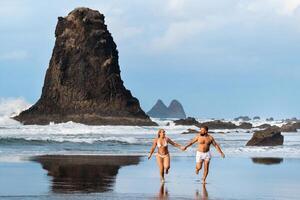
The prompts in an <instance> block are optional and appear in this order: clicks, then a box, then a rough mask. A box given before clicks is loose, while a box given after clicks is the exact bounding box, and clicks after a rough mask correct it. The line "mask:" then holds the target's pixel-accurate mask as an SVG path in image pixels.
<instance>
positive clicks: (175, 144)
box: [167, 138, 182, 149]
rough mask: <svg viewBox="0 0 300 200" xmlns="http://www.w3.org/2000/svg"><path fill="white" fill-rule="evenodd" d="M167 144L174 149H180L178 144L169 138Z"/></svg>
mask: <svg viewBox="0 0 300 200" xmlns="http://www.w3.org/2000/svg"><path fill="white" fill-rule="evenodd" d="M167 142H169V143H170V144H171V145H173V146H175V147H177V148H179V149H182V148H181V145H180V144H178V143H176V142H174V141H172V140H171V139H170V138H167Z"/></svg>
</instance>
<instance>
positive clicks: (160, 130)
mask: <svg viewBox="0 0 300 200" xmlns="http://www.w3.org/2000/svg"><path fill="white" fill-rule="evenodd" d="M160 132H164V133H165V132H166V131H165V129H162V128H161V129H159V130H158V132H157V138H159V135H160Z"/></svg>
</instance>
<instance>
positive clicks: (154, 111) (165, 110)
mask: <svg viewBox="0 0 300 200" xmlns="http://www.w3.org/2000/svg"><path fill="white" fill-rule="evenodd" d="M147 114H148V115H149V116H150V117H154V118H180V119H184V118H186V114H185V112H184V109H183V106H182V105H181V103H180V102H179V101H178V100H175V99H174V100H172V101H171V103H170V105H169V106H168V107H167V106H166V105H165V104H164V102H163V101H162V100H160V99H159V100H157V102H156V104H155V105H154V106H153V107H152V108H151V110H150V111H148V112H147Z"/></svg>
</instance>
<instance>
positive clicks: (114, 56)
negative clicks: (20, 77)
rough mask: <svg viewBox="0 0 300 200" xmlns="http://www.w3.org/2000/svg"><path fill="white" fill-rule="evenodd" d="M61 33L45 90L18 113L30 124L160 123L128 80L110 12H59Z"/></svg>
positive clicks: (53, 54) (48, 72) (78, 10)
mask: <svg viewBox="0 0 300 200" xmlns="http://www.w3.org/2000/svg"><path fill="white" fill-rule="evenodd" d="M55 37H56V41H55V46H54V49H53V53H52V57H51V60H50V64H49V67H48V69H47V72H46V77H45V80H44V86H43V90H42V95H41V97H40V99H39V100H38V101H37V102H36V104H34V105H33V106H32V107H31V108H29V109H28V110H26V111H23V112H22V113H21V114H20V115H19V116H16V117H15V118H14V119H16V120H18V121H20V122H22V123H24V124H49V122H57V123H59V122H66V121H74V122H79V123H84V124H92V125H106V124H109V125H155V123H154V122H152V121H151V120H150V118H149V117H148V116H147V115H146V114H145V113H144V111H143V110H142V109H141V107H140V104H139V101H138V99H137V98H135V97H133V96H132V95H131V92H130V91H129V90H127V89H126V88H125V87H124V85H123V81H122V79H121V76H120V67H119V63H118V51H117V46H116V44H115V43H114V41H113V38H112V36H111V34H110V32H109V31H108V30H107V26H106V25H105V23H104V15H102V14H100V13H99V12H98V11H95V10H91V9H89V8H77V9H75V10H73V11H72V12H70V13H69V14H68V16H66V17H59V18H58V23H57V26H56V30H55Z"/></svg>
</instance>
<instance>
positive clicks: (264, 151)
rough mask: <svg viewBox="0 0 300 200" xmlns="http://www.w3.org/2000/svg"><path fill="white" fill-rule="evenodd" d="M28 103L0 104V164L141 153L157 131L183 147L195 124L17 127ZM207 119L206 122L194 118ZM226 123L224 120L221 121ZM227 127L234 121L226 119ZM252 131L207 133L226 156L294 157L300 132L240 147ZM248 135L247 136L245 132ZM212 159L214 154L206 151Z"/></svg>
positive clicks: (257, 122) (167, 121)
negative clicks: (272, 143) (43, 157)
mask: <svg viewBox="0 0 300 200" xmlns="http://www.w3.org/2000/svg"><path fill="white" fill-rule="evenodd" d="M29 106H30V105H29V104H27V103H26V102H24V100H22V99H13V100H6V101H4V100H1V101H0V161H1V162H5V161H9V162H11V161H18V160H21V159H24V158H25V159H26V158H28V157H31V156H34V155H43V154H84V155H85V154H97V155H98V154H100V155H101V154H114V155H128V154H130V155H147V154H148V152H149V150H150V147H151V145H152V142H153V139H154V138H155V137H157V131H158V129H159V128H163V129H165V130H166V133H167V136H168V137H169V138H171V139H172V140H174V141H175V142H177V143H179V144H182V145H185V144H187V143H188V142H189V141H190V140H191V139H192V138H193V137H194V136H195V134H182V132H184V131H186V130H187V129H188V128H193V129H197V127H195V126H181V125H179V126H176V125H175V124H174V123H173V121H172V119H152V120H153V121H155V122H157V123H158V124H159V126H89V125H84V124H80V123H74V122H67V123H60V124H54V123H50V124H49V125H22V124H21V123H19V122H17V121H15V120H13V119H11V118H10V117H11V116H12V115H14V114H16V113H18V112H20V111H21V110H22V109H25V108H27V107H29ZM198 120H199V121H208V120H209V119H198ZM227 121H230V120H227ZM232 122H233V123H239V122H236V121H232ZM250 123H252V124H253V125H254V126H258V125H261V124H264V123H271V124H272V125H278V126H281V125H282V124H283V122H282V121H273V122H266V121H264V120H254V121H250ZM255 130H257V129H255V128H254V129H251V130H243V129H233V130H227V129H223V130H210V131H212V132H215V133H212V135H213V137H215V139H216V141H217V142H218V143H219V144H220V146H221V148H222V149H223V151H224V153H225V155H226V156H229V157H290V158H300V133H299V132H298V133H283V135H284V144H283V145H282V146H276V147H246V146H245V145H246V143H247V141H248V140H249V139H250V138H251V137H252V134H253V132H254V131H255ZM249 131H250V132H249ZM169 150H170V152H171V154H172V155H176V156H193V155H194V154H195V151H196V145H194V146H193V147H191V148H190V149H188V150H187V151H186V152H181V151H180V150H179V149H177V148H175V147H170V148H169ZM212 154H213V156H219V155H218V153H217V152H216V151H215V149H212Z"/></svg>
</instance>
